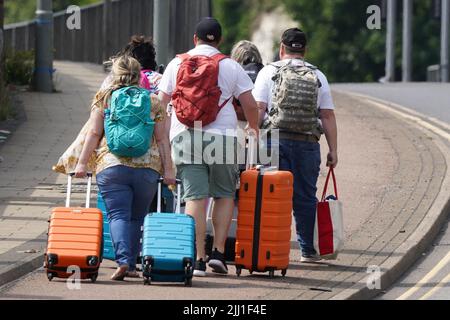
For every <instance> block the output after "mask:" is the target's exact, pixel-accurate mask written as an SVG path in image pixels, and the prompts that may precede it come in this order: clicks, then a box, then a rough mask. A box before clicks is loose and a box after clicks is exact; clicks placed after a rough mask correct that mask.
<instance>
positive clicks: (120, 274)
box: [111, 266, 128, 281]
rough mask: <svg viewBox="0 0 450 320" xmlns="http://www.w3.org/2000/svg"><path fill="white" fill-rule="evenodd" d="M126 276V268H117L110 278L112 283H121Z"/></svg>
mask: <svg viewBox="0 0 450 320" xmlns="http://www.w3.org/2000/svg"><path fill="white" fill-rule="evenodd" d="M127 274H128V266H121V267H118V268H117V270H116V272H114V274H113V275H112V276H111V280H113V281H123V280H124V279H125V277H126V276H127Z"/></svg>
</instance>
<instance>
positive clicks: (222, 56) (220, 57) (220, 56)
mask: <svg viewBox="0 0 450 320" xmlns="http://www.w3.org/2000/svg"><path fill="white" fill-rule="evenodd" d="M211 59H213V60H215V61H217V63H219V62H220V61H222V60H225V59H228V56H227V55H225V54H223V53H217V54H215V55H213V56H212V57H211Z"/></svg>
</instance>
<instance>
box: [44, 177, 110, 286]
mask: <svg viewBox="0 0 450 320" xmlns="http://www.w3.org/2000/svg"><path fill="white" fill-rule="evenodd" d="M73 175H74V174H70V175H69V178H68V184H67V198H66V207H64V208H55V209H53V211H52V214H51V217H50V220H49V222H50V225H49V230H48V246H47V251H46V253H45V262H44V264H45V268H46V271H47V278H48V279H49V280H50V281H51V280H52V279H53V278H54V277H57V278H69V277H70V276H72V271H73V270H74V269H75V268H79V271H80V278H81V279H91V281H92V282H95V281H96V280H97V276H98V269H99V267H100V263H101V261H102V224H103V218H102V212H101V210H99V209H95V208H94V209H90V208H89V203H90V195H91V184H92V174H89V175H88V177H89V179H88V187H87V193H86V208H71V207H70V197H71V191H72V177H73Z"/></svg>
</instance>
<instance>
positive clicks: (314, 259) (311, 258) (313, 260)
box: [300, 254, 322, 263]
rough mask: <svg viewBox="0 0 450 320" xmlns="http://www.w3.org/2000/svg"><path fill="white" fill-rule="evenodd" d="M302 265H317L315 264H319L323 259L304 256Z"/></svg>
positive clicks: (314, 256)
mask: <svg viewBox="0 0 450 320" xmlns="http://www.w3.org/2000/svg"><path fill="white" fill-rule="evenodd" d="M300 261H301V262H302V263H315V262H319V261H322V258H321V257H320V256H319V255H317V254H314V255H310V256H302V258H301V260H300Z"/></svg>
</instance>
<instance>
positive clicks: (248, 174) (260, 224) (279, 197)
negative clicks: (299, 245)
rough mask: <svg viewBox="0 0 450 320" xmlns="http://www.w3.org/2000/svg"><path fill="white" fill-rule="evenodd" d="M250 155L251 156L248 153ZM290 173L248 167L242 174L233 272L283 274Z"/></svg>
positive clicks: (286, 261) (288, 238) (288, 247)
mask: <svg viewBox="0 0 450 320" xmlns="http://www.w3.org/2000/svg"><path fill="white" fill-rule="evenodd" d="M249 157H251V156H249ZM293 193H294V177H293V175H292V173H290V172H286V171H278V170H277V169H276V168H259V169H253V170H247V171H245V172H244V173H243V174H242V175H241V189H240V192H239V205H238V206H239V215H238V226H237V234H236V261H235V263H236V274H237V275H238V276H240V275H241V272H242V269H247V270H249V271H250V273H253V272H269V274H270V277H274V276H275V271H276V270H281V271H282V275H283V276H285V275H286V272H287V269H288V267H289V254H290V250H291V225H292V206H293V205H292V198H293Z"/></svg>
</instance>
